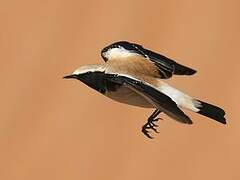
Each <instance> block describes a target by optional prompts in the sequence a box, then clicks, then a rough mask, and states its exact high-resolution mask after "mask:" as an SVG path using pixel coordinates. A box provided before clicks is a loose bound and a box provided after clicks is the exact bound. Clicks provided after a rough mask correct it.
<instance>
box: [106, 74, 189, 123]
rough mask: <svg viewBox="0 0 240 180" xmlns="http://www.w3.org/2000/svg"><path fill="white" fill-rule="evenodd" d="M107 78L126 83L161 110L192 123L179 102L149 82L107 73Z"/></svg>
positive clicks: (180, 120)
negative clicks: (179, 106)
mask: <svg viewBox="0 0 240 180" xmlns="http://www.w3.org/2000/svg"><path fill="white" fill-rule="evenodd" d="M105 78H106V79H107V80H109V81H112V82H115V83H117V84H126V85H127V86H128V87H129V88H131V89H132V90H134V91H135V92H137V93H139V94H140V95H141V96H143V97H144V98H146V99H147V100H148V101H149V102H151V103H153V104H154V105H155V106H156V107H157V108H158V109H159V110H161V111H163V112H164V113H165V114H167V115H168V116H170V117H172V118H173V119H175V120H177V121H179V122H182V123H186V124H192V121H191V119H190V118H189V117H188V116H187V115H185V114H184V112H183V111H182V110H181V109H179V108H178V107H177V104H176V103H175V102H174V101H173V100H172V99H171V98H170V97H168V96H167V95H165V94H163V93H161V92H159V91H158V90H156V89H155V88H153V87H152V86H150V85H149V84H147V83H144V82H141V81H139V80H137V79H134V78H130V77H126V76H124V75H111V74H106V77H105Z"/></svg>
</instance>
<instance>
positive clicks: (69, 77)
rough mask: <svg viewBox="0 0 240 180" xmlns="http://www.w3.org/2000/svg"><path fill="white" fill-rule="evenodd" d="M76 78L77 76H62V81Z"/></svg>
mask: <svg viewBox="0 0 240 180" xmlns="http://www.w3.org/2000/svg"><path fill="white" fill-rule="evenodd" d="M76 78H77V75H76V74H71V75H68V76H64V77H63V79H76Z"/></svg>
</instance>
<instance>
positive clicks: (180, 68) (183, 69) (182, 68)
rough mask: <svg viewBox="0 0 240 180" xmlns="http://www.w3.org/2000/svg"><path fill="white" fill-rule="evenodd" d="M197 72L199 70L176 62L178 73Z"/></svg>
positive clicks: (175, 72) (189, 73) (188, 73)
mask: <svg viewBox="0 0 240 180" xmlns="http://www.w3.org/2000/svg"><path fill="white" fill-rule="evenodd" d="M196 72H197V71H196V70H194V69H191V68H189V67H187V66H183V65H181V64H178V63H176V64H175V71H174V74H176V75H192V74H195V73H196Z"/></svg>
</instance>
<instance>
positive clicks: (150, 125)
mask: <svg viewBox="0 0 240 180" xmlns="http://www.w3.org/2000/svg"><path fill="white" fill-rule="evenodd" d="M160 113H161V111H160V110H159V109H156V110H155V111H154V112H153V113H152V115H151V116H150V117H149V118H148V120H147V123H146V124H144V126H143V127H142V132H143V134H144V135H146V136H147V137H148V138H151V139H152V137H151V136H150V135H149V131H148V129H152V130H153V131H154V132H156V133H159V132H158V131H157V129H156V127H158V125H156V124H154V122H155V121H158V120H159V119H161V118H156V117H157V116H158V115H159V114H160Z"/></svg>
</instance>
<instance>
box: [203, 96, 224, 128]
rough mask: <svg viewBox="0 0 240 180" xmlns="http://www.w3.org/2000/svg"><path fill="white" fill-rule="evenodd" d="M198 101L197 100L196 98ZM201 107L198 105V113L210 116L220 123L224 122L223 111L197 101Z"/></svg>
mask: <svg viewBox="0 0 240 180" xmlns="http://www.w3.org/2000/svg"><path fill="white" fill-rule="evenodd" d="M198 101H199V100H198ZM199 102H200V103H201V105H202V107H198V109H199V110H200V111H198V113H199V114H202V115H204V116H207V117H209V118H212V119H214V120H216V121H218V122H220V123H223V124H226V119H225V117H224V115H225V111H224V110H223V109H221V108H219V107H217V106H214V105H211V104H208V103H205V102H202V101H199Z"/></svg>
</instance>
